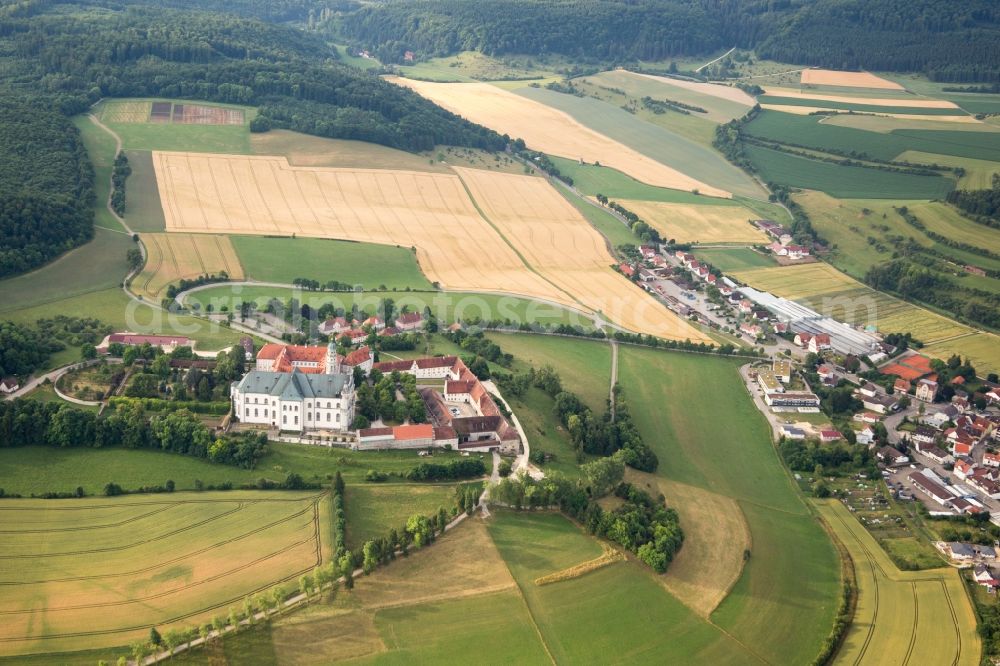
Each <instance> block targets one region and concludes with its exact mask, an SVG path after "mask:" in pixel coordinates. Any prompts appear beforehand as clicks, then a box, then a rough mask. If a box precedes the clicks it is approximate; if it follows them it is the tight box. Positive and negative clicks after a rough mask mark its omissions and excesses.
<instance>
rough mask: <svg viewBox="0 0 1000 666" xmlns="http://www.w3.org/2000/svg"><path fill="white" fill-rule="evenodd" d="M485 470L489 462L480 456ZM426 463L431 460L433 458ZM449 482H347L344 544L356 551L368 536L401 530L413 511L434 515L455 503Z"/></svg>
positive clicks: (449, 509)
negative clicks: (345, 537) (352, 483)
mask: <svg viewBox="0 0 1000 666" xmlns="http://www.w3.org/2000/svg"><path fill="white" fill-rule="evenodd" d="M482 457H483V459H484V462H485V463H486V466H487V469H489V468H491V467H492V464H493V463H492V462H491V461H490V460H489V458H488V457H486V456H485V455H483V456H482ZM430 462H435V461H434V460H433V459H432V460H431V461H430ZM455 488H456V485H455V484H453V483H444V484H437V483H434V484H430V483H405V484H404V483H389V484H361V485H349V486H347V490H346V492H345V493H344V513H345V515H346V518H347V547H348V548H350V549H352V550H355V551H360V549H361V546H363V545H364V543H365V542H366V541H368V540H369V539H374V538H376V537H384V536H388V535H389V530H391V529H401V528H402V527H403V525H405V524H406V519H407V518H409V517H410V516H412V515H414V514H417V513H419V514H421V515H424V516H430V515H436V514H437V512H438V509H442V508H443V509H445V510H447V511H449V512H450V511H451V509H452V507H454V506H455Z"/></svg>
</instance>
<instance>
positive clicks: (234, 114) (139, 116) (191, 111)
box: [101, 100, 246, 125]
mask: <svg viewBox="0 0 1000 666" xmlns="http://www.w3.org/2000/svg"><path fill="white" fill-rule="evenodd" d="M101 120H103V121H104V122H107V123H126V124H134V123H157V124H162V123H177V124H182V125H243V124H244V123H245V122H246V116H245V115H244V113H243V109H233V108H229V107H224V106H209V105H205V104H175V103H173V102H147V101H141V100H109V101H107V102H105V104H104V108H103V110H102V111H101Z"/></svg>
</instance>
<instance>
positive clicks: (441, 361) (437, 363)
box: [417, 356, 458, 370]
mask: <svg viewBox="0 0 1000 666" xmlns="http://www.w3.org/2000/svg"><path fill="white" fill-rule="evenodd" d="M457 360H458V357H457V356H433V357H431V358H418V359H417V367H418V368H420V369H421V370H427V369H430V368H450V367H451V366H453V365H455V361H457Z"/></svg>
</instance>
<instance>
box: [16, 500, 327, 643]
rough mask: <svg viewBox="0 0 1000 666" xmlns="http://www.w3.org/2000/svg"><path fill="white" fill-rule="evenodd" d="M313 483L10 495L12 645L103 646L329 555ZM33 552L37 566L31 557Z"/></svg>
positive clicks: (217, 605)
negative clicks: (305, 489) (52, 496)
mask: <svg viewBox="0 0 1000 666" xmlns="http://www.w3.org/2000/svg"><path fill="white" fill-rule="evenodd" d="M322 499H323V495H318V494H316V493H311V494H307V493H285V492H229V493H199V494H188V493H176V494H167V495H157V496H149V497H143V496H128V497H121V498H95V499H78V500H69V501H67V500H63V501H58V500H16V499H11V500H5V501H4V503H3V506H0V524H2V526H3V531H4V539H3V544H2V545H0V553H2V558H0V577H2V578H3V581H4V595H3V598H2V600H0V610H2V612H3V613H4V618H5V620H4V623H3V628H2V629H0V638H2V641H0V652H2V653H3V654H6V655H19V654H32V653H41V652H58V651H63V650H78V649H82V648H98V647H107V648H111V647H114V646H118V645H122V644H124V643H128V642H129V641H131V640H135V639H139V638H146V637H147V636H148V635H149V627H150V626H159V627H161V628H167V627H170V626H174V627H181V628H187V627H189V626H192V625H195V624H196V623H197V622H199V621H204V620H205V619H207V618H210V617H211V615H213V614H217V613H222V614H224V613H225V612H226V609H227V608H228V607H229V606H231V605H237V604H239V603H241V602H242V600H243V598H244V597H245V596H246V595H248V594H252V593H255V592H256V591H258V590H268V589H270V588H271V586H273V585H275V584H277V583H281V582H284V581H290V580H294V579H296V578H297V577H298V576H299V575H300V574H302V573H306V572H309V571H311V570H312V569H313V568H314V567H315V566H317V565H319V564H321V563H322V562H323V561H324V557H325V549H326V545H325V544H327V543H328V537H327V535H328V526H329V523H330V518H329V513H328V510H327V508H326V505H327V503H326V502H322V501H321V500H322ZM28 562H30V566H27V563H28Z"/></svg>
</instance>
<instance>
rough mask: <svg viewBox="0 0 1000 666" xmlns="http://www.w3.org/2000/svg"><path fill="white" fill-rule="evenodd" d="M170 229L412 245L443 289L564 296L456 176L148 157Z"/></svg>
mask: <svg viewBox="0 0 1000 666" xmlns="http://www.w3.org/2000/svg"><path fill="white" fill-rule="evenodd" d="M153 164H154V166H155V169H156V180H157V185H158V187H159V189H160V200H161V201H163V208H164V215H165V217H166V223H167V230H168V231H192V232H200V233H223V234H235V233H239V234H250V235H277V236H290V235H292V234H295V235H297V236H306V237H314V238H339V239H344V240H355V241H364V242H371V243H382V244H385V245H399V246H402V247H414V248H416V254H417V260H418V262H419V263H420V267H421V269H422V270H423V271H424V273H425V274H426V275H427V277H428V279H430V280H431V281H434V282H438V283H440V284H441V285H442V286H444V287H447V288H449V289H455V290H464V291H477V290H478V291H504V290H506V291H510V292H513V293H519V294H524V295H526V296H534V297H537V298H542V299H546V300H550V301H555V302H558V303H563V304H568V305H576V303H575V302H574V301H573V299H572V298H570V297H569V296H567V295H566V294H565V293H563V292H562V291H560V290H559V289H556V288H555V287H553V286H552V285H550V284H549V283H547V282H546V281H545V280H543V279H541V278H540V277H538V276H537V275H535V274H533V273H532V272H531V271H530V270H527V269H526V268H525V265H524V262H523V261H521V259H520V258H519V257H518V256H517V254H516V253H514V252H513V251H512V250H511V249H510V248H509V247H508V246H507V245H506V243H504V241H503V239H502V238H500V236H499V235H498V234H497V233H496V231H494V230H493V229H492V228H490V226H489V225H488V224H487V223H486V221H485V220H483V218H482V217H481V216H480V215H479V213H478V212H477V211H476V208H475V205H473V203H472V200H471V199H470V198H469V195H468V194H467V193H466V191H465V189H464V188H463V187H462V182H461V181H460V180H459V179H458V178H457V177H456V176H454V175H449V174H436V173H421V172H416V171H388V170H377V169H337V168H319V167H292V166H290V165H289V164H288V161H287V160H286V159H285V158H283V157H256V156H243V155H209V154H202V153H161V152H157V153H153Z"/></svg>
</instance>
